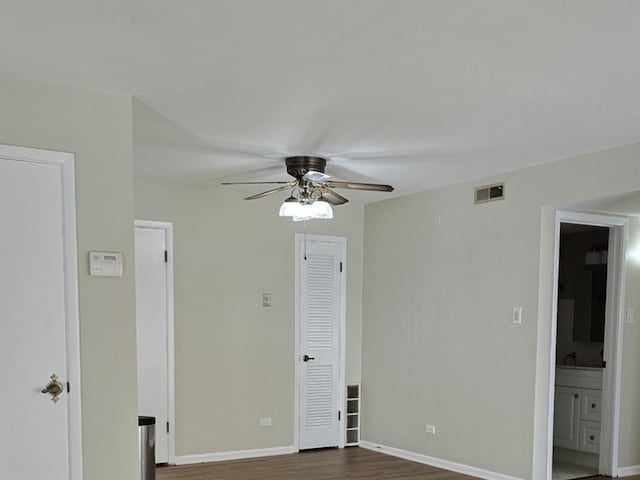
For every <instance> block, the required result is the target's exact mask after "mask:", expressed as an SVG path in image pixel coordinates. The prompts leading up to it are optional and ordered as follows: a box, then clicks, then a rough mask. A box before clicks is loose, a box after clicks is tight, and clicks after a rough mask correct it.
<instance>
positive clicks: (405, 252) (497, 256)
mask: <svg viewBox="0 0 640 480" xmlns="http://www.w3.org/2000/svg"><path fill="white" fill-rule="evenodd" d="M639 156H640V146H639V145H634V146H629V147H624V148H619V149H614V150H610V151H606V152H598V153H594V154H590V155H585V156H581V157H577V158H573V159H568V160H564V161H561V162H555V163H551V164H546V165H543V166H540V167H535V168H530V169H525V170H520V171H517V172H513V173H509V174H505V175H501V176H496V177H492V178H486V179H482V180H478V181H477V182H473V183H465V184H460V185H455V186H452V187H448V188H443V189H438V190H433V191H428V192H422V193H418V194H415V195H410V196H406V197H401V198H396V199H391V200H387V201H383V202H378V203H374V204H370V205H367V206H366V207H365V234H364V238H365V248H364V294H363V347H362V348H363V373H362V377H363V379H362V380H363V395H364V400H363V406H364V419H363V437H364V439H366V440H369V441H372V442H376V443H381V444H385V445H389V446H393V447H397V448H401V449H406V450H410V451H413V452H417V453H421V454H425V455H429V456H432V457H437V458H441V459H445V460H449V461H453V462H459V463H462V464H467V465H471V466H474V467H478V468H482V469H486V470H489V471H494V472H499V473H503V474H507V475H512V476H515V477H518V478H527V479H530V478H543V476H542V474H541V473H540V472H541V470H539V469H540V468H541V465H543V464H542V462H543V460H544V458H543V457H542V454H544V449H542V450H539V449H536V450H535V451H534V446H533V445H534V438H540V437H541V432H542V431H543V427H544V426H545V425H546V418H547V416H546V398H548V385H546V383H547V382H548V369H549V349H550V345H549V328H550V317H551V290H552V287H551V281H552V278H553V276H552V263H553V248H552V247H553V218H554V217H553V214H552V212H553V209H552V208H546V209H545V208H543V207H544V206H563V205H567V204H569V203H576V202H584V201H586V200H589V199H592V198H597V197H604V196H608V195H613V194H617V193H623V192H630V191H635V190H640V162H638V160H637V159H638V157H639ZM501 180H506V182H507V186H506V199H505V200H504V201H501V202H496V203H492V204H485V205H478V206H476V205H473V201H472V199H473V187H474V186H475V185H483V184H488V183H492V182H494V181H501ZM628 268H629V270H628V275H629V278H628V280H629V281H628V290H629V291H628V299H629V300H628V302H629V304H632V303H633V302H637V300H636V299H637V292H638V288H640V282H637V280H634V279H635V278H636V277H635V276H637V275H638V272H637V269H638V267H637V266H632V265H628ZM514 306H522V307H523V312H524V313H523V317H524V323H523V325H521V326H516V325H512V324H511V322H510V320H511V310H512V307H514ZM637 329H638V327H637V326H636V325H631V326H625V332H624V338H625V344H624V352H623V356H624V365H623V378H624V379H628V380H630V379H633V378H634V375H635V378H637V375H636V373H637V372H636V370H637V366H636V365H637V364H638V361H639V360H640V357H639V355H640V349H639V348H637V347H639V346H640V345H639V344H638V343H637V342H638V340H639V335H638V333H637ZM628 383H629V385H625V387H624V388H623V395H626V396H625V398H624V400H623V402H622V414H623V418H624V420H623V422H622V423H623V424H625V423H627V422H633V423H631V424H628V423H627V425H625V427H624V428H623V430H622V431H621V438H620V443H621V445H625V446H624V448H621V450H620V465H621V466H625V465H634V464H640V454H639V453H638V452H639V451H640V449H639V448H638V447H640V443H638V440H639V439H638V438H636V437H637V436H638V434H637V433H635V432H637V431H639V430H640V418H639V416H640V408H638V407H636V406H637V405H640V403H639V402H638V401H637V400H638V394H639V390H640V386H638V385H637V384H638V383H640V382H637V381H630V382H628ZM536 399H537V401H536ZM425 423H431V424H434V425H436V429H437V433H436V435H427V434H425V433H424V425H425ZM534 463H535V467H534Z"/></svg>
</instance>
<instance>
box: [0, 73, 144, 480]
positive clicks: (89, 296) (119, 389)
mask: <svg viewBox="0 0 640 480" xmlns="http://www.w3.org/2000/svg"><path fill="white" fill-rule="evenodd" d="M0 143H5V144H12V145H21V146H29V147H37V148H43V149H50V150H62V151H67V152H73V153H75V158H76V196H77V231H78V255H79V295H80V297H79V298H80V337H81V338H80V341H81V363H82V400H83V401H82V415H83V436H84V438H83V447H84V471H85V476H84V478H86V479H90V480H100V479H104V480H111V479H114V478H117V479H122V480H134V479H136V478H138V473H137V462H138V459H137V418H136V417H137V406H136V402H137V400H136V372H135V365H136V353H135V333H136V331H135V303H134V293H133V278H134V277H133V270H132V265H133V232H132V229H131V224H132V221H133V160H132V142H131V99H130V98H129V97H123V96H115V95H107V94H99V93H94V92H89V91H84V90H79V89H73V88H63V87H58V86H54V85H49V84H45V83H40V82H30V81H25V80H16V79H12V78H7V77H0ZM89 250H112V251H121V252H124V258H125V262H126V265H125V275H124V277H122V278H111V279H106V278H94V277H89V275H88V265H87V252H88V251H89Z"/></svg>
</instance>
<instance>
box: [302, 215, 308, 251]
mask: <svg viewBox="0 0 640 480" xmlns="http://www.w3.org/2000/svg"><path fill="white" fill-rule="evenodd" d="M302 235H303V237H304V259H305V261H306V260H308V259H307V221H306V220H305V221H304V231H303V234H302Z"/></svg>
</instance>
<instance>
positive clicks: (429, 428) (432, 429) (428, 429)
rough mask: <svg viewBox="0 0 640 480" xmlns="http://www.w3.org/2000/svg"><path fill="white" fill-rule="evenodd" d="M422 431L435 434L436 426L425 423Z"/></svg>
mask: <svg viewBox="0 0 640 480" xmlns="http://www.w3.org/2000/svg"><path fill="white" fill-rule="evenodd" d="M424 432H425V433H428V434H430V435H435V434H436V426H435V425H430V424H428V423H427V424H425V426H424Z"/></svg>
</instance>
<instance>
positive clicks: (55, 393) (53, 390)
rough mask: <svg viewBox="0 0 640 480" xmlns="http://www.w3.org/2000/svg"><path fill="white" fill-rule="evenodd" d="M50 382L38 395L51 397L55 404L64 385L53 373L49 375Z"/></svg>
mask: <svg viewBox="0 0 640 480" xmlns="http://www.w3.org/2000/svg"><path fill="white" fill-rule="evenodd" d="M50 378H51V381H50V382H49V383H47V386H46V387H44V388H43V389H42V390H40V393H44V394H49V395H51V401H52V402H53V403H57V402H58V400H60V395H61V394H62V392H64V385H62V383H60V381H59V380H58V376H57V375H56V374H55V373H54V374H53V375H51V377H50Z"/></svg>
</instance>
